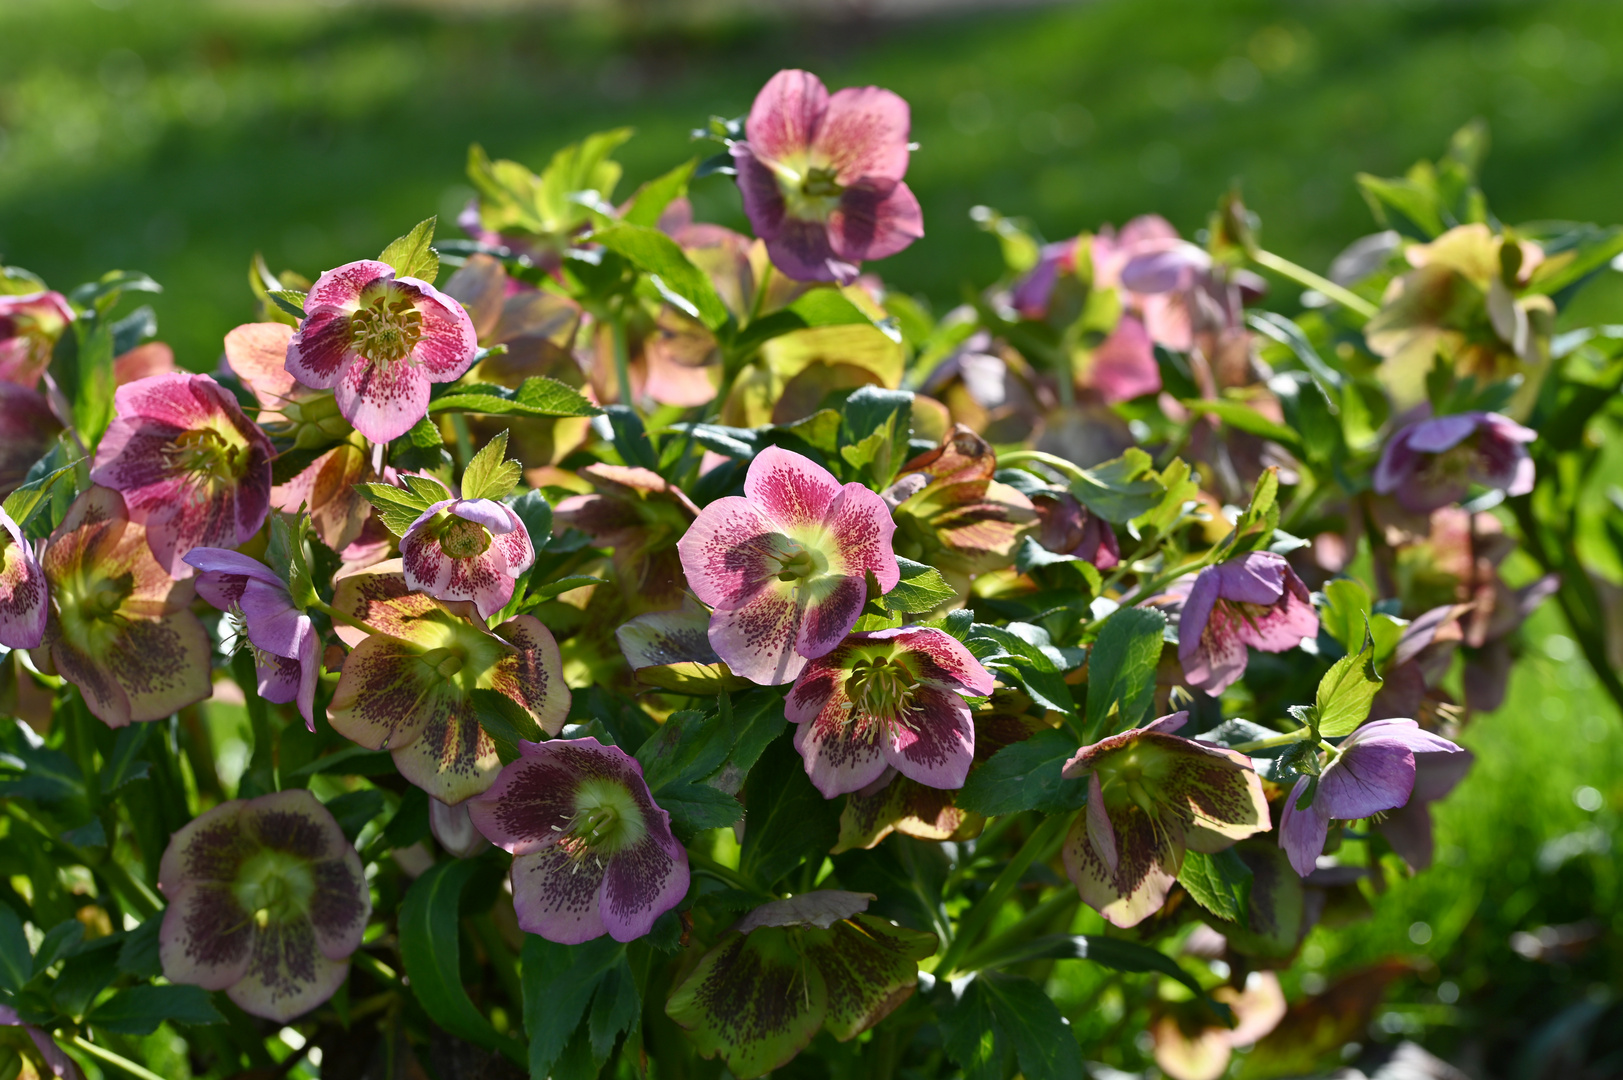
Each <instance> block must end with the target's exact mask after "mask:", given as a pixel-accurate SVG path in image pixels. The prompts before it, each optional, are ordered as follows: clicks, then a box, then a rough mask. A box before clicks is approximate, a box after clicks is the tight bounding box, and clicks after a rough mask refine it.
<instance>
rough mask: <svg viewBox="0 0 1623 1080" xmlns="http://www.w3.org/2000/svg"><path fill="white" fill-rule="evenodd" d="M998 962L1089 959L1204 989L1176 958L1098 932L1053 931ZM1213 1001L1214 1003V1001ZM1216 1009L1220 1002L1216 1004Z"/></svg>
mask: <svg viewBox="0 0 1623 1080" xmlns="http://www.w3.org/2000/svg"><path fill="white" fill-rule="evenodd" d="M999 960H1000V962H1001V963H1003V964H1005V965H1008V964H1017V963H1024V962H1025V961H1028V960H1091V961H1093V962H1094V963H1095V964H1102V965H1104V966H1105V967H1107V968H1111V969H1113V970H1115V971H1126V972H1132V973H1150V972H1153V973H1155V974H1157V975H1166V976H1169V977H1170V978H1173V979H1176V980H1177V981H1178V982H1180V983H1182V984H1183V985H1184V986H1186V987H1188V988H1189V989H1190V990H1191V991H1193V992H1194V993H1195V994H1196V995H1197V996H1201V997H1204V996H1205V991H1204V990H1202V989H1201V986H1200V983H1199V982H1197V981H1196V980H1195V977H1194V976H1193V975H1191V974H1189V972H1187V971H1185V970H1184V969H1183V968H1182V967H1181V966H1180V965H1179V964H1178V962H1177V961H1176V960H1174V959H1172V957H1170V956H1168V955H1167V954H1166V953H1163V952H1161V951H1160V950H1159V949H1155V948H1152V947H1151V946H1149V945H1143V944H1140V943H1139V942H1136V941H1128V940H1127V939H1125V938H1116V937H1105V936H1103V935H1101V934H1077V935H1075V936H1071V935H1066V934H1054V935H1048V936H1045V937H1038V938H1032V939H1031V940H1030V941H1027V942H1024V943H1022V944H1020V945H1018V946H1016V947H1015V948H1014V949H1013V950H1012V951H1010V952H1008V953H1005V954H1003V955H1002V956H1001V957H999ZM1214 1004H1215V1003H1214ZM1215 1007H1216V1008H1218V1009H1219V1010H1222V1009H1224V1008H1225V1007H1224V1006H1222V1005H1216V1006H1215Z"/></svg>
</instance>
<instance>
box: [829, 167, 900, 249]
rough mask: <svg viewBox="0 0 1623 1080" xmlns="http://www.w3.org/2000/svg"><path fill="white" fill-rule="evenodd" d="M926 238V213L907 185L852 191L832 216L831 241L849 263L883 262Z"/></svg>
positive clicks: (842, 198) (840, 202)
mask: <svg viewBox="0 0 1623 1080" xmlns="http://www.w3.org/2000/svg"><path fill="white" fill-rule="evenodd" d="M923 235H924V212H923V210H921V209H920V208H919V200H918V197H917V196H915V195H914V194H913V191H912V189H911V188H909V187H908V186H907V185H906V184H901V183H898V184H897V185H896V186H895V187H890V188H869V187H866V186H862V187H854V188H850V189H849V190H847V191H846V192H845V194H843V195H841V196H840V201H839V205H838V206H836V207H835V209H834V211H833V212H832V213H830V214H829V216H828V242H829V246H830V247H831V248H833V250H834V253H835V254H836V255H837V256H838V257H839V258H841V259H844V260H846V261H848V262H853V263H857V262H863V261H866V260H868V259H883V258H886V257H888V256H891V255H894V254H896V253H897V252H898V251H901V250H902V249H903V248H906V247H907V246H908V245H909V244H911V243H912V242H913V241H915V240H917V239H919V238H920V237H921V236H923Z"/></svg>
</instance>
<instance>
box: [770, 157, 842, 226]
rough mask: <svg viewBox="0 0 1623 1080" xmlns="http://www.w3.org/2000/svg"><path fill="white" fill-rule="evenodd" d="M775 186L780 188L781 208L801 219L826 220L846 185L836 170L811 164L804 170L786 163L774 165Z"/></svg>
mask: <svg viewBox="0 0 1623 1080" xmlns="http://www.w3.org/2000/svg"><path fill="white" fill-rule="evenodd" d="M773 171H774V172H775V173H776V174H777V178H778V190H780V191H782V192H783V202H784V209H785V211H786V212H787V213H788V215H789V216H790V217H792V218H798V219H799V220H801V221H827V220H828V217H829V215H830V214H831V213H833V212H834V210H835V209H836V208H837V207H838V206H839V205H840V196H841V195H842V194H844V193H845V188H843V187H841V186H840V183H839V181H838V180H836V179H835V176H837V175H838V170H835V169H832V168H828V167H820V166H812V167H810V168H808V169H806V170H805V171H804V172H800V171H798V170H796V169H794V168H791V167H789V166H785V165H781V164H779V165H776V166H774V169H773Z"/></svg>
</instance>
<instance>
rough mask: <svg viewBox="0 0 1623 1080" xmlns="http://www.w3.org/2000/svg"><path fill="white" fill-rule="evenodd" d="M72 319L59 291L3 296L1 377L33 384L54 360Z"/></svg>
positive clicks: (0, 310) (0, 303) (0, 301)
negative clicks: (53, 355) (58, 339)
mask: <svg viewBox="0 0 1623 1080" xmlns="http://www.w3.org/2000/svg"><path fill="white" fill-rule="evenodd" d="M72 321H73V309H72V308H71V307H69V306H68V302H67V300H66V299H65V298H64V297H63V296H62V294H61V293H58V292H36V293H28V294H26V295H23V296H0V380H3V381H5V382H11V383H17V384H18V385H20V386H27V387H33V386H34V384H36V383H38V382H39V377H40V376H41V375H43V374H45V369H46V368H47V367H49V366H50V363H51V350H52V349H53V348H55V346H56V339H57V338H59V337H61V336H62V331H63V330H65V329H67V327H68V324H69V323H71V322H72Z"/></svg>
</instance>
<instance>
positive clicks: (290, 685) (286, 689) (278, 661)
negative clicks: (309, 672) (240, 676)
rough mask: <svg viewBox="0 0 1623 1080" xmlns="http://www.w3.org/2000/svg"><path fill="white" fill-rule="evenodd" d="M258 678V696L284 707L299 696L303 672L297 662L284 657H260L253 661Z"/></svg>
mask: <svg viewBox="0 0 1623 1080" xmlns="http://www.w3.org/2000/svg"><path fill="white" fill-rule="evenodd" d="M254 670H255V672H257V674H258V676H259V681H258V690H259V696H260V697H262V698H264V699H265V700H266V701H269V702H271V703H272V704H274V705H284V704H286V703H287V702H289V701H292V700H293V699H294V698H296V697H298V696H299V684H300V682H301V676H302V674H303V672H302V671H301V670H300V667H299V662H298V661H297V660H294V659H291V658H289V657H285V656H269V655H265V656H261V657H257V658H255V660H254Z"/></svg>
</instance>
